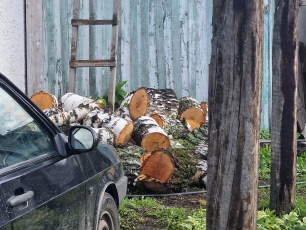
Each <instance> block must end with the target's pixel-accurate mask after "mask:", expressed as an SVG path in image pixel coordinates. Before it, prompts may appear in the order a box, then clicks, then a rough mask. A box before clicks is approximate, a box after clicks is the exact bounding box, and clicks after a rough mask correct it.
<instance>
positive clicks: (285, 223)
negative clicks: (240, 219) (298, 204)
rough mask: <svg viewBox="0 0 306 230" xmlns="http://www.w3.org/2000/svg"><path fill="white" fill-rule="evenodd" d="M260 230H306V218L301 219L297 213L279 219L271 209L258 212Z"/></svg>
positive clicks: (258, 227)
mask: <svg viewBox="0 0 306 230" xmlns="http://www.w3.org/2000/svg"><path fill="white" fill-rule="evenodd" d="M257 229H258V230H266V229H273V230H278V229H279V230H281V229H296V230H298V229H306V217H304V218H299V216H298V214H297V213H296V212H290V213H289V214H285V215H283V216H282V217H277V216H276V215H275V213H274V211H271V210H270V209H266V210H262V211H258V214H257Z"/></svg>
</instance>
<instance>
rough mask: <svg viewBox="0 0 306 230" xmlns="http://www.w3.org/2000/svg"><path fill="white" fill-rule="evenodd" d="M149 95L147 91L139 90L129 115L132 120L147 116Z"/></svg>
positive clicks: (132, 101)
mask: <svg viewBox="0 0 306 230" xmlns="http://www.w3.org/2000/svg"><path fill="white" fill-rule="evenodd" d="M148 100H149V98H148V94H147V92H146V90H145V89H138V90H137V91H136V92H135V93H134V95H133V97H132V99H131V102H130V106H129V113H130V117H131V119H132V120H135V119H137V118H138V117H141V116H143V115H145V114H146V112H147V109H148Z"/></svg>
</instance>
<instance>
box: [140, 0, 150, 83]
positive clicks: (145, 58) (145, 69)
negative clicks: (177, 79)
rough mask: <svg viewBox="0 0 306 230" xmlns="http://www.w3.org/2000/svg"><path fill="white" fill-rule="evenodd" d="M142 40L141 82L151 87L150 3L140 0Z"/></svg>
mask: <svg viewBox="0 0 306 230" xmlns="http://www.w3.org/2000/svg"><path fill="white" fill-rule="evenodd" d="M138 23H139V24H140V31H139V32H140V35H141V36H140V40H141V58H140V63H141V76H140V79H139V80H140V82H141V85H142V86H147V87H149V84H150V83H149V82H150V78H149V59H150V58H149V52H148V49H149V44H148V41H149V30H148V25H149V3H148V1H140V21H139V22H138Z"/></svg>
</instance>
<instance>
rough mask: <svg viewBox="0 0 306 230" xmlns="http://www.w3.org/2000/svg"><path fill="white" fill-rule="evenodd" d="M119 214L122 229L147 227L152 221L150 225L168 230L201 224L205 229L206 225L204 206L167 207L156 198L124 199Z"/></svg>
mask: <svg viewBox="0 0 306 230" xmlns="http://www.w3.org/2000/svg"><path fill="white" fill-rule="evenodd" d="M119 214H120V227H121V229H139V228H141V229H146V223H147V222H150V223H151V224H150V227H152V225H153V227H155V228H156V229H168V230H176V229H188V228H181V227H183V226H184V227H186V226H201V227H202V229H203V226H204V225H205V222H204V219H205V218H204V217H205V210H204V209H203V208H200V209H198V210H188V209H186V208H175V207H165V206H164V205H162V204H161V203H160V202H159V201H158V200H157V199H155V198H132V199H124V200H123V203H122V205H121V208H120V211H119ZM152 219H154V221H152ZM180 226H181V227H180ZM190 229H191V228H190ZM193 229H195V228H193Z"/></svg>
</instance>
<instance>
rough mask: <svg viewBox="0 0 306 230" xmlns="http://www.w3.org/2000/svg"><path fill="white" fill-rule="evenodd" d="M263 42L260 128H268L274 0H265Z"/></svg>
mask: <svg viewBox="0 0 306 230" xmlns="http://www.w3.org/2000/svg"><path fill="white" fill-rule="evenodd" d="M264 5H265V12H264V43H263V76H262V99H261V109H262V111H261V125H260V128H261V129H267V130H269V128H270V116H271V106H272V105H271V102H272V101H271V93H272V92H271V90H272V89H271V87H272V80H271V78H272V37H273V36H272V34H273V25H274V0H265V1H264Z"/></svg>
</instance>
